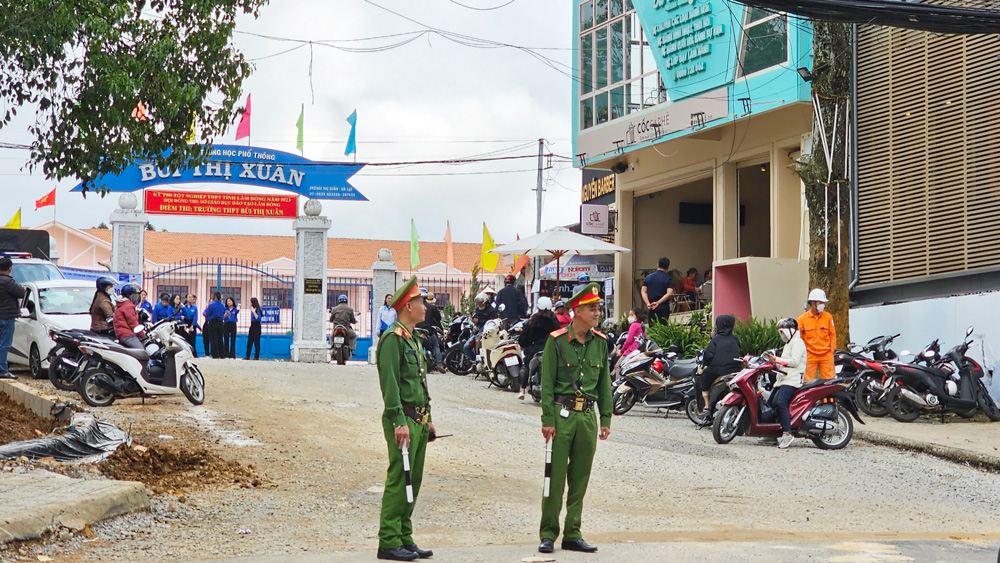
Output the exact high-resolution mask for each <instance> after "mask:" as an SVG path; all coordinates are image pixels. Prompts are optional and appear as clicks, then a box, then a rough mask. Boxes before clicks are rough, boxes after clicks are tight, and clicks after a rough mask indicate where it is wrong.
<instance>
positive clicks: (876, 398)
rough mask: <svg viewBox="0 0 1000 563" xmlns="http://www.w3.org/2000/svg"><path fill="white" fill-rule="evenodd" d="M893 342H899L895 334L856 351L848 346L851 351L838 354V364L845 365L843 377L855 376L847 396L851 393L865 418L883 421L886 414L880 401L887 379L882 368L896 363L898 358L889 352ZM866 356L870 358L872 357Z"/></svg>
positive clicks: (869, 343) (878, 337)
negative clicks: (839, 357) (881, 418)
mask: <svg viewBox="0 0 1000 563" xmlns="http://www.w3.org/2000/svg"><path fill="white" fill-rule="evenodd" d="M896 338H899V335H898V334H895V335H892V336H876V337H875V338H872V339H871V340H869V341H868V344H865V345H864V346H863V347H862V348H861V349H860V350H859V351H855V350H854V348H855V346H853V345H851V346H849V347H850V348H851V350H850V351H847V352H845V351H842V350H838V351H837V355H841V354H842V360H841V361H843V362H844V364H845V367H844V371H843V372H842V373H847V372H850V373H853V374H854V381H853V382H852V383H851V385H850V386H849V387H848V392H851V393H854V402H855V404H857V406H858V408H860V409H861V411H862V412H864V413H865V414H867V415H868V416H874V417H883V416H886V415H887V414H889V411H887V410H886V408H885V405H884V404H882V401H881V399H880V397H881V395H882V393H883V391H884V390H885V383H886V380H887V378H888V376H887V375H886V373H885V370H884V369H883V366H882V364H883V362H887V361H893V360H896V359H898V355H897V354H896V353H895V352H894V351H893V350H892V349H891V348H890V347H891V346H892V342H893V341H894V340H895V339H896ZM865 354H870V355H871V357H868V356H865ZM835 358H836V356H835ZM848 365H849V366H850V367H847V366H848Z"/></svg>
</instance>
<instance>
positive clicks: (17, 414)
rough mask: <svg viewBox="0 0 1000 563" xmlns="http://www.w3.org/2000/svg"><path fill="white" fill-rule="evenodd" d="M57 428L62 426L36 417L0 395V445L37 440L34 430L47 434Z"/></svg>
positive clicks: (21, 406)
mask: <svg viewBox="0 0 1000 563" xmlns="http://www.w3.org/2000/svg"><path fill="white" fill-rule="evenodd" d="M59 426H62V425H61V424H59V423H58V422H56V421H54V420H49V419H46V418H41V417H39V416H37V415H36V414H35V413H33V412H31V411H30V410H28V409H27V408H25V407H24V406H23V405H19V404H18V403H15V402H14V401H12V400H11V399H10V397H8V396H7V395H4V394H3V393H0V444H6V443H9V442H18V441H21V440H30V439H32V438H37V437H38V436H39V434H38V433H37V432H35V430H38V431H40V432H41V433H42V434H48V433H49V432H51V431H52V430H53V429H54V428H57V427H59Z"/></svg>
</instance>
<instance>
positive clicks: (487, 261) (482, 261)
mask: <svg viewBox="0 0 1000 563" xmlns="http://www.w3.org/2000/svg"><path fill="white" fill-rule="evenodd" d="M494 247H496V245H495V244H493V237H491V236H490V232H489V231H488V230H487V229H486V223H483V250H482V252H481V253H480V254H479V266H480V267H482V269H484V270H488V271H490V272H492V271H494V270H496V269H497V261H498V260H499V258H500V255H499V254H490V253H489V252H488V251H489V250H491V249H493V248H494Z"/></svg>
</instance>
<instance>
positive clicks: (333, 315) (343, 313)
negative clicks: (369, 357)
mask: <svg viewBox="0 0 1000 563" xmlns="http://www.w3.org/2000/svg"><path fill="white" fill-rule="evenodd" d="M357 322H358V319H357V318H355V316H354V309H351V306H350V305H348V304H347V295H346V294H344V293H341V294H340V295H338V296H337V306H336V307H334V308H333V309H330V323H331V324H332V325H333V326H334V327H336V326H337V325H340V326H342V327H344V328H346V329H347V346H348V347H349V348H350V349H351V354H352V355H353V354H354V345H355V344H356V343H357V341H358V335H357V333H355V332H354V327H352V326H351V325H353V324H355V323H357ZM330 342H333V338H331V339H330Z"/></svg>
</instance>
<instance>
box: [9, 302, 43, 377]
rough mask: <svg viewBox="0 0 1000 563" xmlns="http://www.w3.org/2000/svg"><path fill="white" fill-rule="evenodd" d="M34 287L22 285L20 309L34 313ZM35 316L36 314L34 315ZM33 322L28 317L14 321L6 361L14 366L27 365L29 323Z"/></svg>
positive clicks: (29, 336) (29, 335)
mask: <svg viewBox="0 0 1000 563" xmlns="http://www.w3.org/2000/svg"><path fill="white" fill-rule="evenodd" d="M34 295H35V287H34V286H33V285H29V284H25V285H24V299H23V300H22V301H21V308H28V310H31V311H34V310H35V309H34V307H35V297H34ZM36 314H37V313H36ZM33 322H34V320H33V319H31V318H30V317H18V318H17V319H16V320H15V321H14V341H13V342H12V343H11V347H10V353H9V354H8V355H7V359H8V360H9V361H10V362H12V363H15V364H21V365H28V346H29V344H28V343H29V342H30V341H31V323H33Z"/></svg>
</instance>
